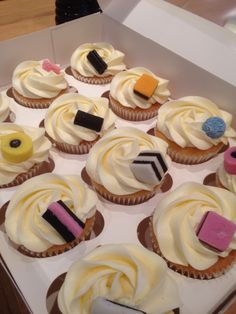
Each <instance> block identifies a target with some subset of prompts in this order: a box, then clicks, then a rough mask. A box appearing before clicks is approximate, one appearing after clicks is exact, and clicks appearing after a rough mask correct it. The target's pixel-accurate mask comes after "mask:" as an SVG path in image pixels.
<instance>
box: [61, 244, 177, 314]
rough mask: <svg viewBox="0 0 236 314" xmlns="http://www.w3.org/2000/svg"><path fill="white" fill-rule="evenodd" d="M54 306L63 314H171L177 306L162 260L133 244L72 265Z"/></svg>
mask: <svg viewBox="0 0 236 314" xmlns="http://www.w3.org/2000/svg"><path fill="white" fill-rule="evenodd" d="M57 303H58V306H59V309H60V311H61V313H63V314H69V313H70V314H71V313H73V314H76V313H78V314H79V313H83V314H92V313H103V314H108V313H109V314H110V313H127V312H126V311H128V309H129V308H130V312H131V309H133V311H134V313H140V314H141V313H148V314H167V313H168V314H171V313H174V311H173V310H174V309H176V308H179V307H180V305H181V301H180V298H179V293H178V290H177V285H176V283H175V281H174V280H173V279H172V277H171V276H170V275H169V273H168V271H167V266H166V263H165V262H164V260H163V259H162V258H160V257H159V256H157V255H155V254H154V253H152V252H150V251H148V250H146V249H144V248H143V247H141V246H138V245H135V244H113V245H104V246H101V247H98V248H96V249H95V250H94V251H92V252H91V253H89V254H88V255H87V256H85V257H83V258H81V259H79V260H78V261H77V262H75V263H74V264H72V266H71V267H70V269H69V271H68V273H67V274H66V277H65V280H64V283H63V285H62V287H61V289H60V290H59V293H58V298H57ZM133 311H132V313H133ZM130 312H128V313H130Z"/></svg>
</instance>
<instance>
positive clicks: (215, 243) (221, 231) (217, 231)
mask: <svg viewBox="0 0 236 314" xmlns="http://www.w3.org/2000/svg"><path fill="white" fill-rule="evenodd" d="M235 231H236V224H234V223H233V222H232V221H230V220H228V219H226V218H224V217H223V216H221V215H219V214H217V213H215V212H213V211H209V212H207V213H206V214H205V215H204V216H203V218H202V220H201V222H200V224H199V227H198V230H197V236H198V239H199V240H200V241H202V242H203V243H205V244H207V245H209V246H210V247H212V248H214V249H216V250H218V251H220V252H223V251H225V250H226V249H227V248H228V246H229V244H230V242H231V241H232V239H233V236H234V233H235Z"/></svg>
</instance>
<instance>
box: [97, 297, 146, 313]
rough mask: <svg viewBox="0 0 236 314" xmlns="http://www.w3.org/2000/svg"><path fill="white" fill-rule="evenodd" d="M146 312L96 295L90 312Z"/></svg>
mask: <svg viewBox="0 0 236 314" xmlns="http://www.w3.org/2000/svg"><path fill="white" fill-rule="evenodd" d="M124 313H125V314H147V313H146V312H143V311H141V310H138V309H136V308H133V307H131V306H127V305H124V304H120V303H117V302H114V301H110V300H108V299H105V298H102V297H98V298H96V299H95V300H94V302H93V304H92V311H91V314H124Z"/></svg>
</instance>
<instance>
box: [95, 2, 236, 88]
mask: <svg viewBox="0 0 236 314" xmlns="http://www.w3.org/2000/svg"><path fill="white" fill-rule="evenodd" d="M99 3H100V5H101V7H102V9H103V11H104V13H105V14H107V15H108V16H110V17H112V18H114V19H115V20H117V21H119V22H121V23H122V24H124V25H126V26H128V27H130V28H131V29H132V30H134V31H136V32H138V33H140V34H141V35H143V36H145V37H147V38H149V39H151V40H153V41H155V42H157V43H158V44H160V45H162V46H163V47H165V48H168V49H169V50H171V51H173V52H175V53H177V54H179V55H181V56H182V57H183V58H185V59H187V60H188V61H190V62H192V63H194V64H196V65H198V66H199V67H201V68H203V69H205V70H207V71H209V72H210V73H212V74H213V75H216V76H218V77H219V78H221V79H223V80H225V81H226V82H228V83H230V84H232V85H234V86H236V76H235V72H236V62H235V60H236V35H235V34H233V33H231V32H230V31H228V30H226V29H224V28H223V27H220V26H218V25H216V24H214V23H212V22H210V21H207V20H205V19H203V18H201V17H199V16H196V15H194V14H192V13H189V12H187V11H185V10H183V9H181V8H178V7H176V6H174V5H172V4H170V3H167V2H165V1H163V0H129V1H126V0H119V1H114V0H100V1H99Z"/></svg>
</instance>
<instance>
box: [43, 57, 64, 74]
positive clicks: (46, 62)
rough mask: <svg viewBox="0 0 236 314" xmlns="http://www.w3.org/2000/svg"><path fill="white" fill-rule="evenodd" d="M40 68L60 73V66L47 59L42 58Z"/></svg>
mask: <svg viewBox="0 0 236 314" xmlns="http://www.w3.org/2000/svg"><path fill="white" fill-rule="evenodd" d="M42 68H43V69H44V70H45V71H47V72H50V71H53V72H55V73H56V74H60V72H61V69H60V67H59V66H58V65H56V64H54V63H51V62H50V61H49V60H48V59H46V60H43V64H42Z"/></svg>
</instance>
